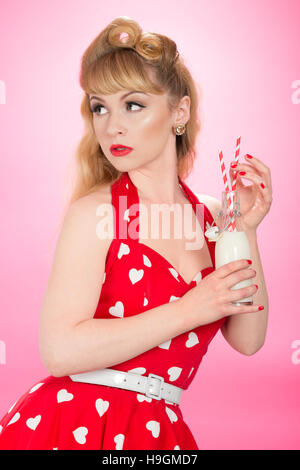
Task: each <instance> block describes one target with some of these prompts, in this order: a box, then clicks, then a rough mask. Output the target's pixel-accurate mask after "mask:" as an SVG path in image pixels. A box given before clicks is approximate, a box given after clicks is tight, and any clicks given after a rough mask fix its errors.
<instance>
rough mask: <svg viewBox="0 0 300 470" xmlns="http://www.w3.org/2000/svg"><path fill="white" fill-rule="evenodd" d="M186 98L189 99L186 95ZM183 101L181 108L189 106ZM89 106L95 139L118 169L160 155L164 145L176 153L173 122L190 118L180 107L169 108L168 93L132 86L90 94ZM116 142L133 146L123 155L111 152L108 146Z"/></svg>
mask: <svg viewBox="0 0 300 470" xmlns="http://www.w3.org/2000/svg"><path fill="white" fill-rule="evenodd" d="M129 93H130V94H129ZM92 96H96V98H92ZM185 98H187V99H188V100H189V97H185ZM184 103H185V105H184V108H186V110H187V109H189V107H188V102H187V100H184ZM90 108H91V110H92V111H93V124H94V129H95V133H96V137H97V140H98V142H99V144H100V146H101V148H102V150H103V152H104V154H105V156H106V158H107V159H108V160H109V161H110V162H111V164H112V165H113V166H114V167H115V168H116V169H117V170H118V171H128V170H131V169H136V168H139V167H141V166H143V165H145V164H147V163H149V162H151V161H153V160H154V159H156V158H159V156H160V155H162V154H163V152H164V150H166V149H168V153H169V149H172V151H173V152H174V157H176V140H175V139H176V136H175V135H174V134H173V132H172V126H173V125H174V124H175V123H177V124H179V123H186V122H187V121H188V118H189V115H188V114H187V113H184V111H183V112H182V110H181V111H180V110H179V114H176V113H171V112H170V110H169V108H168V106H167V94H163V95H155V94H146V93H142V92H133V91H132V90H121V91H119V92H118V93H115V94H111V95H103V96H100V95H90ZM183 114H184V115H183ZM176 118H177V119H176ZM184 118H185V119H184ZM178 119H179V120H178ZM116 144H118V145H121V146H122V145H124V146H127V147H132V148H133V150H132V151H131V152H130V153H129V154H127V155H125V156H121V157H118V156H114V155H113V154H112V153H111V151H110V147H111V145H116Z"/></svg>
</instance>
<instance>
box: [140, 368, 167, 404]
mask: <svg viewBox="0 0 300 470" xmlns="http://www.w3.org/2000/svg"><path fill="white" fill-rule="evenodd" d="M151 377H153V378H155V379H159V380H160V381H161V382H160V387H159V394H158V395H154V394H153V393H151V392H150V390H149V386H150V384H149V379H151ZM163 383H164V378H163V377H161V376H160V375H155V374H149V375H148V377H147V383H146V392H145V395H146V397H149V398H154V399H155V400H160V399H161V388H162V384H163Z"/></svg>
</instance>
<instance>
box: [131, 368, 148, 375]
mask: <svg viewBox="0 0 300 470" xmlns="http://www.w3.org/2000/svg"><path fill="white" fill-rule="evenodd" d="M146 370H147V369H145V367H135V368H134V369H129V370H128V371H127V372H131V374H138V375H143V374H144V373H145V372H146Z"/></svg>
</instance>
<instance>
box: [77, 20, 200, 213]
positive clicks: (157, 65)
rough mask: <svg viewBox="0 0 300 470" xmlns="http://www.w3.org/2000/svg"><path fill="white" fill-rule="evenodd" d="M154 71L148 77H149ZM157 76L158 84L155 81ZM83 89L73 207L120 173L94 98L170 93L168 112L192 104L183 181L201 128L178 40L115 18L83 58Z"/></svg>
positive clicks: (182, 143)
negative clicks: (104, 144) (99, 134)
mask: <svg viewBox="0 0 300 470" xmlns="http://www.w3.org/2000/svg"><path fill="white" fill-rule="evenodd" d="M149 72H150V73H149ZM151 77H154V79H155V80H154V81H152V80H151ZM79 81H80V86H81V88H82V89H83V91H84V96H83V99H82V102H81V115H82V117H83V120H84V125H85V130H84V135H83V137H82V138H81V140H80V142H79V144H78V147H77V149H76V152H75V165H76V181H75V185H74V184H73V192H72V195H71V199H70V201H69V206H70V205H71V204H72V203H73V202H74V201H76V200H77V199H79V198H80V197H82V196H84V195H86V194H89V193H91V192H93V191H95V190H97V188H99V187H101V185H105V184H109V183H113V182H114V181H115V180H117V179H118V178H119V177H120V176H121V172H120V171H118V170H116V168H115V167H113V166H112V165H111V163H110V162H109V161H108V160H107V158H106V157H105V155H104V153H103V151H102V149H101V146H100V145H99V142H98V141H97V138H96V135H95V132H94V128H93V114H92V112H91V109H90V103H89V95H90V94H99V95H100V94H101V95H106V94H112V93H116V92H118V91H120V90H122V89H130V90H137V91H142V92H145V93H153V94H162V93H167V96H168V107H169V109H170V111H173V110H174V109H175V108H176V105H177V104H178V103H179V101H180V99H181V98H182V97H183V96H185V95H188V96H189V97H190V100H191V105H190V119H189V121H188V122H187V123H186V132H185V133H184V134H182V135H178V136H176V153H177V171H178V175H179V176H180V177H181V178H182V179H185V178H186V177H187V176H188V174H189V173H190V171H191V169H192V166H193V163H194V160H195V157H196V151H195V141H196V137H197V134H198V132H199V130H200V121H199V119H198V115H197V109H198V94H197V88H196V84H195V82H194V80H193V78H192V76H191V74H190V72H189V71H188V69H187V67H186V66H185V65H184V63H183V60H182V58H181V56H180V55H179V53H178V51H177V46H176V44H175V42H174V41H173V40H172V39H170V38H168V37H167V36H164V35H162V34H158V33H152V32H143V31H142V29H141V27H140V26H139V24H138V23H137V22H136V21H134V20H133V19H131V18H129V17H127V16H122V17H118V18H116V19H114V20H113V21H112V22H111V23H110V24H109V25H108V26H107V27H106V28H105V29H104V30H103V31H101V32H100V34H98V36H97V37H96V38H95V39H94V40H93V41H92V43H91V44H90V45H89V47H88V48H87V49H86V51H85V52H84V54H83V56H82V59H81V68H80V77H79Z"/></svg>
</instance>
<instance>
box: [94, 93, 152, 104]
mask: <svg viewBox="0 0 300 470" xmlns="http://www.w3.org/2000/svg"><path fill="white" fill-rule="evenodd" d="M132 93H142V94H143V95H148V93H143V92H142V91H130V92H129V93H125V95H123V96H121V98H120V99H121V100H122V99H124V98H126V96H128V95H131V94H132ZM92 99H95V100H97V101H104V102H105V100H104V99H103V98H98V97H97V96H91V97H90V101H92Z"/></svg>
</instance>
